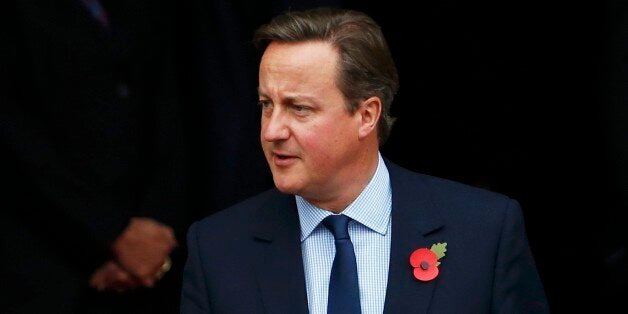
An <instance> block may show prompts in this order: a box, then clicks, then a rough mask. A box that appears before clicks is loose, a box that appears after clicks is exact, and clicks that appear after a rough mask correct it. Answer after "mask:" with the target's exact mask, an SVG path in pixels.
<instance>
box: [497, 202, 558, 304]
mask: <svg viewBox="0 0 628 314" xmlns="http://www.w3.org/2000/svg"><path fill="white" fill-rule="evenodd" d="M494 278H495V279H494V280H495V281H494V283H493V301H492V312H493V313H549V308H548V305H547V300H546V297H545V292H544V290H543V285H542V284H541V280H540V277H539V274H538V272H537V270H536V266H535V263H534V258H533V256H532V252H531V251H530V247H529V244H528V240H527V236H526V233H525V225H524V219H523V215H522V212H521V208H520V207H519V204H518V203H517V202H516V201H510V202H509V204H508V205H507V209H506V211H505V217H504V220H503V225H502V232H501V236H500V243H499V248H498V252H497V262H496V269H495V277H494Z"/></svg>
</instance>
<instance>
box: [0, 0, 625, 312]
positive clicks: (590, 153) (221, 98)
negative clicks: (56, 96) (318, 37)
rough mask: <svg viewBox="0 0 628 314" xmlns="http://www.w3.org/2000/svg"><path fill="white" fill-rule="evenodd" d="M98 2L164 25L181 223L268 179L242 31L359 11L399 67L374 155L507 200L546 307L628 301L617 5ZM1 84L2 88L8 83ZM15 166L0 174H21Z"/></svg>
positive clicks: (613, 0)
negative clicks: (326, 9)
mask: <svg viewBox="0 0 628 314" xmlns="http://www.w3.org/2000/svg"><path fill="white" fill-rule="evenodd" d="M13 2H15V3H30V4H32V5H31V6H32V7H33V8H35V9H38V8H42V7H46V6H49V7H55V5H52V2H49V1H44V0H30V1H26V2H20V1H13ZM13 2H11V1H10V2H9V3H11V5H9V4H4V5H0V13H1V12H3V10H4V12H5V13H6V15H7V16H4V15H2V16H3V18H2V19H0V23H2V24H0V25H1V26H2V29H4V30H7V29H8V30H9V31H8V32H4V31H3V32H2V33H1V34H2V35H3V36H4V35H5V33H6V34H9V36H8V37H9V42H11V43H14V42H15V43H17V44H15V45H14V46H15V47H18V48H16V49H15V51H9V53H7V54H6V55H5V51H2V53H3V54H2V60H0V62H4V61H6V60H9V61H8V63H9V66H8V67H7V68H8V69H10V70H11V71H12V70H14V68H15V69H22V67H21V66H17V65H16V66H14V67H13V66H12V64H10V63H11V62H12V61H10V60H13V59H11V58H13V57H14V56H17V58H15V59H16V60H21V61H24V60H28V56H24V55H23V53H22V52H20V50H19V47H21V44H22V38H20V34H22V33H21V29H19V28H15V32H13V29H12V28H11V27H13V25H22V26H23V25H29V24H28V23H32V22H33V21H19V18H20V16H18V15H14V14H12V12H13V10H14V7H20V6H16V5H14V4H13ZM71 2H72V1H71V0H65V1H64V2H63V3H71ZM101 2H102V4H103V6H104V7H105V9H107V8H112V9H115V8H116V6H117V7H118V11H119V12H125V10H123V9H120V8H123V6H122V4H125V5H126V4H127V3H132V4H133V5H132V6H131V7H133V8H134V9H135V10H137V12H149V13H142V14H140V15H142V16H144V19H147V20H151V21H154V22H155V23H157V24H158V25H160V27H161V25H166V26H164V27H166V28H165V30H164V32H163V33H158V34H152V35H151V38H152V39H154V40H155V42H156V43H159V42H161V43H162V44H163V45H164V46H167V47H164V48H167V51H166V52H163V51H160V52H162V53H164V54H167V57H168V60H171V61H169V62H173V63H172V64H169V69H170V68H171V69H173V71H172V72H171V74H169V76H168V80H167V81H168V82H171V83H172V84H170V85H169V88H168V90H167V92H168V93H167V94H168V95H170V96H171V97H175V96H173V95H176V97H175V98H176V99H175V100H174V102H173V104H178V107H179V109H180V110H181V112H180V118H181V121H180V122H181V126H182V127H181V128H180V129H178V131H177V132H179V131H180V132H182V133H181V134H179V133H177V134H176V135H174V134H166V135H167V137H169V138H170V140H174V142H175V143H176V146H177V150H178V149H180V150H181V151H180V152H181V156H182V157H181V158H182V159H181V160H179V161H180V164H181V165H182V166H183V167H184V169H186V170H185V171H184V173H183V175H181V176H179V180H181V181H180V182H185V188H184V190H185V192H184V196H185V200H186V201H185V202H183V203H182V204H184V205H181V207H180V208H177V209H176V211H178V212H179V213H180V215H179V216H180V217H178V219H179V220H181V219H183V220H185V223H184V224H183V226H184V227H183V228H181V229H180V230H178V232H179V233H180V234H182V233H184V232H185V226H187V225H189V223H191V222H192V221H194V220H197V219H200V218H201V217H204V216H206V215H208V214H211V213H213V212H216V211H218V210H220V209H222V208H224V207H226V206H228V205H230V204H233V203H235V202H237V201H238V200H241V199H243V198H244V197H246V196H249V195H252V194H253V193H257V192H260V191H262V190H265V189H267V188H269V187H271V186H272V180H271V179H270V174H269V171H268V170H267V167H266V164H265V161H264V160H263V156H262V152H261V148H260V145H259V137H258V131H259V112H258V109H257V108H258V107H257V106H256V102H257V92H256V87H257V63H258V61H259V56H260V53H259V52H258V51H256V50H255V48H254V47H253V46H252V45H251V43H250V40H251V38H252V33H253V31H254V29H256V28H257V27H258V26H260V25H261V24H263V23H266V22H268V21H269V20H270V18H271V17H272V16H274V15H276V14H278V13H280V12H282V11H285V10H287V9H294V10H296V9H304V8H310V7H314V6H320V5H325V6H338V7H345V8H351V9H357V10H360V11H364V12H365V13H367V14H369V15H370V16H372V17H373V18H374V19H375V20H376V21H377V22H378V23H379V24H380V26H381V27H382V30H383V32H384V34H385V36H386V38H387V39H388V43H389V46H390V48H391V51H392V53H393V57H394V59H395V61H396V64H397V68H398V71H399V75H400V90H399V93H398V95H397V97H396V98H395V101H394V102H393V107H392V108H393V109H392V112H393V115H394V116H396V117H397V118H398V119H397V122H396V125H395V127H394V128H393V131H392V134H391V137H390V139H389V141H388V142H387V143H386V144H385V146H384V147H383V148H382V152H383V154H384V156H386V157H388V158H389V159H390V160H392V161H393V162H396V163H398V164H400V165H402V166H404V167H406V168H409V169H411V170H414V171H417V172H422V173H426V174H430V175H434V176H439V177H443V178H447V179H452V180H456V181H460V182H463V183H467V184H470V185H474V186H478V187H483V188H486V189H490V190H493V191H496V192H499V193H503V194H506V195H508V196H510V197H512V198H514V199H516V200H518V201H519V202H520V203H521V205H522V208H523V211H524V215H525V218H526V226H527V232H528V237H529V240H530V243H531V247H532V250H533V253H534V255H535V259H536V261H537V266H538V269H539V272H540V275H541V278H542V280H543V283H544V285H545V289H546V293H547V296H548V299H549V303H550V307H551V310H552V312H554V313H570V312H574V311H576V310H591V311H594V312H604V313H608V312H621V313H623V312H626V311H627V310H628V293H627V292H626V291H628V286H627V285H628V274H627V273H626V272H627V268H628V266H627V263H628V262H627V259H628V257H627V254H628V252H627V250H628V247H627V238H628V237H627V232H626V230H627V229H628V221H627V220H626V219H625V218H623V217H624V216H625V212H626V211H627V210H628V168H627V164H628V112H627V111H628V109H627V107H628V90H627V86H628V84H627V83H628V77H627V75H628V67H627V61H628V47H627V46H628V21H627V19H628V15H627V11H628V8H627V5H628V3H626V2H625V1H620V0H601V1H585V2H578V3H575V2H566V1H560V2H559V1H538V0H533V1H507V2H504V1H488V0H479V1H462V0H443V1H424V2H409V1H374V0H368V1H357V0H345V1H340V0H336V1H334V0H327V1H314V0H309V1H306V0H301V1H298V0H294V1H288V0H285V1H279V0H272V1H254V0H237V1H227V0H218V1H210V0H189V1H179V2H177V1H172V2H167V1H154V2H151V1H131V0H129V1H115V0H101ZM42 3H46V5H42ZM3 6H4V7H6V9H3V8H4V7H3ZM22 7H26V6H22ZM148 7H152V8H151V10H143V8H148ZM59 10H61V9H59ZM112 12H115V11H114V10H112ZM129 16H132V15H131V14H129ZM147 16H148V18H147ZM114 17H115V16H113V17H112V21H113V22H115V18H114ZM130 21H131V22H129V23H128V24H127V25H126V26H127V27H129V29H133V27H134V24H133V22H132V20H130ZM36 23H37V22H35V24H36ZM5 24H6V25H5ZM147 29H148V28H147ZM131 33H133V32H131ZM138 33H139V32H138ZM60 37H63V36H60ZM153 37H154V38H153ZM0 39H1V40H3V41H4V40H5V38H4V37H1V38H0ZM24 41H26V40H24ZM35 46H38V45H35ZM42 46H43V44H42ZM12 47H13V46H12ZM42 49H45V47H43V48H42ZM122 50H124V49H122ZM151 54H152V53H151V52H150V50H149V52H148V53H147V55H151ZM160 55H161V54H160ZM5 56H8V57H5ZM140 59H141V58H140ZM66 61H68V60H66ZM71 61H72V60H69V61H68V62H71ZM24 62H25V63H26V64H27V65H28V64H29V63H28V62H27V61H24ZM5 63H7V62H5ZM38 66H41V65H38ZM34 67H35V66H34ZM0 69H1V70H3V71H4V67H3V68H0ZM9 73H11V74H12V73H13V72H9ZM24 73H26V72H24ZM11 74H10V75H8V76H9V79H10V80H11V79H12V77H11ZM0 75H2V76H3V77H5V76H6V75H5V74H4V73H0ZM0 83H1V84H2V85H1V86H3V87H5V86H8V87H9V88H8V89H7V90H9V91H10V87H11V86H12V85H11V83H6V84H5V83H4V82H0ZM44 83H45V82H44ZM151 88H152V89H153V90H157V89H156V88H155V87H154V86H153V87H151ZM162 88H163V86H162ZM158 91H160V92H163V90H158ZM25 92H26V93H30V92H31V91H30V90H27V91H25ZM149 92H150V91H149ZM9 93H11V92H9ZM0 96H4V95H0ZM0 99H4V98H0ZM173 99H174V98H173ZM3 101H4V100H3ZM2 105H3V104H1V103H0V106H2ZM17 105H18V106H19V105H20V104H19V103H17ZM53 105H54V104H53ZM165 117H166V119H165V120H163V121H168V119H167V116H165ZM162 118H163V117H162ZM3 144H4V143H3ZM77 149H80V147H77ZM7 160H11V158H9V159H7ZM4 165H5V166H6V168H3V169H13V168H15V167H14V165H13V164H12V163H11V161H7V162H4ZM147 167H148V166H147ZM3 171H5V170H3ZM147 171H148V170H147ZM12 173H13V172H10V173H9V174H8V175H6V176H5V177H4V178H5V180H4V183H9V184H10V183H11V182H13V181H15V178H17V177H18V176H20V175H19V172H18V170H15V172H14V173H13V174H12ZM12 176H14V177H12ZM178 182H179V181H178ZM182 195H183V194H182ZM79 236H80V235H79ZM179 241H180V242H181V241H183V239H180V240H179ZM184 249H185V248H184V247H181V248H180V250H184ZM74 254H76V253H74ZM181 255H184V252H181ZM179 267H180V265H179ZM175 271H180V268H179V269H175V270H173V272H175ZM171 280H172V281H173V283H171V287H174V288H173V290H172V291H175V292H174V293H172V292H171V293H170V296H171V302H170V303H172V304H171V305H172V307H168V308H164V313H167V312H168V311H169V310H167V309H171V308H175V307H176V304H177V303H178V300H177V298H178V294H177V292H176V291H177V289H178V287H177V284H178V283H177V282H176V279H171ZM164 296H165V294H162V295H161V298H163V299H167V297H164Z"/></svg>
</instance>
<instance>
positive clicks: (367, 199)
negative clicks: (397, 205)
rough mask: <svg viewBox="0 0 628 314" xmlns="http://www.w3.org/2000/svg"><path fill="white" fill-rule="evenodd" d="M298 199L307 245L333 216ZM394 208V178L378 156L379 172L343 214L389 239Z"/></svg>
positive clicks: (302, 229) (303, 235) (302, 234)
mask: <svg viewBox="0 0 628 314" xmlns="http://www.w3.org/2000/svg"><path fill="white" fill-rule="evenodd" d="M295 198H296V203H297V210H298V213H299V223H300V224H301V241H304V240H305V239H306V238H307V237H309V236H310V234H311V233H312V232H313V231H314V229H316V227H317V226H318V225H319V224H320V223H321V221H323V219H325V217H327V216H329V215H333V213H331V212H330V211H327V210H324V209H322V208H318V207H316V206H314V205H312V204H311V203H310V202H308V201H307V200H305V199H304V198H302V197H301V196H298V195H295ZM390 204H391V189H390V176H389V174H388V168H386V164H385V163H384V159H383V158H382V156H381V154H379V153H378V163H377V169H376V170H375V174H374V175H373V177H372V178H371V181H370V182H369V183H368V184H367V185H366V187H365V188H364V190H362V192H360V195H358V197H357V198H356V199H355V200H354V201H353V202H351V204H349V206H347V208H345V210H344V211H343V212H342V214H343V215H346V216H348V217H349V218H351V219H353V220H355V221H357V222H359V223H361V224H363V225H364V226H366V227H368V228H369V229H371V230H373V231H375V232H377V233H379V234H381V235H386V232H387V231H388V222H389V220H390V210H391V207H390Z"/></svg>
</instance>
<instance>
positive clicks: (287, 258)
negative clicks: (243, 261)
mask: <svg viewBox="0 0 628 314" xmlns="http://www.w3.org/2000/svg"><path fill="white" fill-rule="evenodd" d="M257 219H258V224H257V228H256V231H255V233H254V236H255V238H254V241H255V242H256V243H255V245H254V247H255V248H256V250H257V251H256V253H257V254H255V256H257V257H258V258H259V259H258V260H257V261H255V262H254V265H255V273H256V275H257V280H258V284H259V288H260V291H261V295H262V300H263V304H264V308H265V309H266V312H267V313H308V306H307V293H306V291H305V275H304V271H303V259H302V256H301V240H300V227H299V217H298V214H297V209H296V204H295V201H294V197H293V196H290V195H283V194H279V193H276V194H275V195H273V196H272V197H271V198H270V200H269V201H268V202H266V204H265V205H264V206H263V207H262V208H260V210H259V211H258V215H257Z"/></svg>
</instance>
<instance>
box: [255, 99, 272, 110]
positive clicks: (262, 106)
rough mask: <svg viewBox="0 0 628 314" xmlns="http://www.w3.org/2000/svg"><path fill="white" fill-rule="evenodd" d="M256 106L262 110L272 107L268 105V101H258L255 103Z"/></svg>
mask: <svg viewBox="0 0 628 314" xmlns="http://www.w3.org/2000/svg"><path fill="white" fill-rule="evenodd" d="M257 104H258V105H259V106H260V107H261V108H262V109H266V108H269V107H270V106H272V104H271V103H270V101H268V100H260V101H258V102H257Z"/></svg>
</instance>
